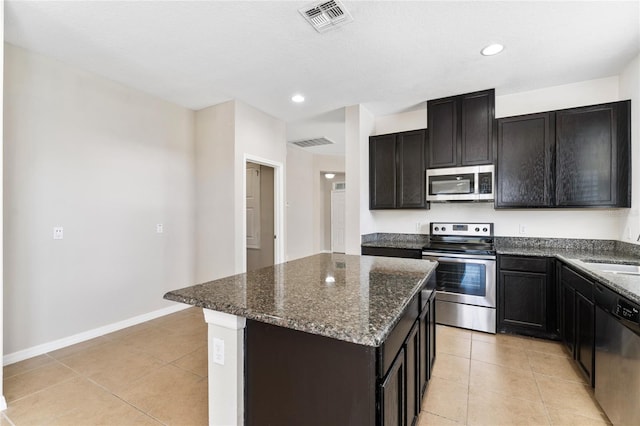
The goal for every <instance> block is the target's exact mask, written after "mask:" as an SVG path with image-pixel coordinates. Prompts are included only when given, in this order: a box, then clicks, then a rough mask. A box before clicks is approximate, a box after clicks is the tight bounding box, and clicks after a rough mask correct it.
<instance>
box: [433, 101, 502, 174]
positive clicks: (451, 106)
mask: <svg viewBox="0 0 640 426" xmlns="http://www.w3.org/2000/svg"><path fill="white" fill-rule="evenodd" d="M494 105H495V92H494V90H493V89H490V90H484V91H481V92H474V93H467V94H464V95H458V96H452V97H448V98H442V99H435V100H431V101H428V102H427V111H428V129H429V156H428V157H429V168H439V167H457V166H474V165H480V164H491V163H493V141H494V127H495V124H494V123H495V120H494V116H495V107H494Z"/></svg>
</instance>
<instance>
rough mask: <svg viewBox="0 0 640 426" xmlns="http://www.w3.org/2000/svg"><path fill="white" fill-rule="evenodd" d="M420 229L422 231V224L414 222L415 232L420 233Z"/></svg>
mask: <svg viewBox="0 0 640 426" xmlns="http://www.w3.org/2000/svg"><path fill="white" fill-rule="evenodd" d="M421 229H422V223H421V222H416V232H420V230H421Z"/></svg>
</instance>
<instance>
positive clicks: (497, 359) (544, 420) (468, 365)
mask: <svg viewBox="0 0 640 426" xmlns="http://www.w3.org/2000/svg"><path fill="white" fill-rule="evenodd" d="M437 333H438V335H437V339H438V344H437V347H438V354H437V360H436V365H435V369H434V373H433V376H434V377H433V379H432V381H431V382H430V384H429V388H428V390H427V395H426V397H425V400H424V401H423V406H422V408H423V411H422V413H421V416H420V419H419V426H425V425H461V424H466V425H482V424H486V425H526V424H541V425H549V424H554V425H604V424H608V422H607V420H606V417H605V416H604V415H603V414H602V412H601V410H600V408H599V406H598V404H597V403H596V402H595V400H594V399H593V392H592V391H591V389H590V388H589V387H588V386H587V385H586V384H585V382H584V380H583V379H582V377H581V376H580V374H579V373H578V372H577V371H576V370H575V367H574V366H573V364H572V362H571V360H570V359H569V358H567V356H566V353H565V351H564V349H563V348H562V346H561V345H560V344H557V343H554V342H547V341H542V340H535V339H526V338H520V337H514V336H505V335H496V336H494V335H489V334H484V333H475V332H470V331H466V330H461V329H457V328H451V327H444V326H438V328H437ZM4 392H5V397H6V398H7V402H8V404H9V408H8V409H7V411H5V412H4V413H2V415H0V426H10V425H16V426H21V425H74V426H75V425H82V426H88V425H117V426H128V425H161V424H166V425H187V426H191V425H193V426H196V425H206V424H207V328H206V324H205V322H204V319H203V315H202V311H201V310H200V309H195V308H192V309H187V310H184V311H181V312H178V313H176V314H172V315H168V316H166V317H162V318H158V319H155V320H153V321H149V322H146V323H143V324H140V325H137V326H134V327H130V328H127V329H125V330H121V331H118V332H115V333H111V334H108V335H105V336H103V337H100V338H97V339H93V340H90V341H88V342H84V343H80V344H78V345H74V346H70V347H68V348H64V349H61V350H58V351H55V352H51V353H48V354H46V355H41V356H38V357H35V358H32V359H29V360H26V361H22V362H19V363H16V364H12V365H9V366H7V367H5V368H4Z"/></svg>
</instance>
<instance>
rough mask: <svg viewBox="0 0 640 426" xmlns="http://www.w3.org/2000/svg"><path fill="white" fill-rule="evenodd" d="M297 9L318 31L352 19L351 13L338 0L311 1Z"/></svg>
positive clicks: (320, 31)
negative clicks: (311, 2)
mask: <svg viewBox="0 0 640 426" xmlns="http://www.w3.org/2000/svg"><path fill="white" fill-rule="evenodd" d="M299 11H300V13H301V14H302V16H304V18H305V19H306V20H307V21H308V22H309V23H310V24H311V25H312V26H313V28H315V29H316V31H318V32H319V33H322V32H324V31H327V30H330V29H332V28H335V27H337V26H338V25H343V24H346V23H347V22H352V21H353V18H352V17H351V14H350V13H349V12H348V11H347V9H346V8H345V7H344V5H343V4H342V3H341V2H340V1H339V0H329V1H324V2H321V3H313V4H311V5H309V6H307V7H303V8H302V9H300V10H299Z"/></svg>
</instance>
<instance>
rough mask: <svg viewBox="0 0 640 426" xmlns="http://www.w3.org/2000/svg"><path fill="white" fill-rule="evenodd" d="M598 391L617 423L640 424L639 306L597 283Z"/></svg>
mask: <svg viewBox="0 0 640 426" xmlns="http://www.w3.org/2000/svg"><path fill="white" fill-rule="evenodd" d="M595 296H596V297H595V299H596V354H595V358H596V361H595V387H596V389H595V395H596V399H597V400H598V403H599V404H600V406H601V407H602V409H603V410H604V412H605V413H606V414H607V417H609V420H611V423H613V424H614V425H616V426H617V425H640V401H639V400H638V395H640V306H639V305H638V304H635V303H632V302H631V301H629V300H628V299H626V298H624V297H622V296H620V295H618V294H616V293H615V292H613V291H611V290H609V289H608V288H606V287H604V286H602V285H600V284H597V285H596V291H595Z"/></svg>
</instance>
